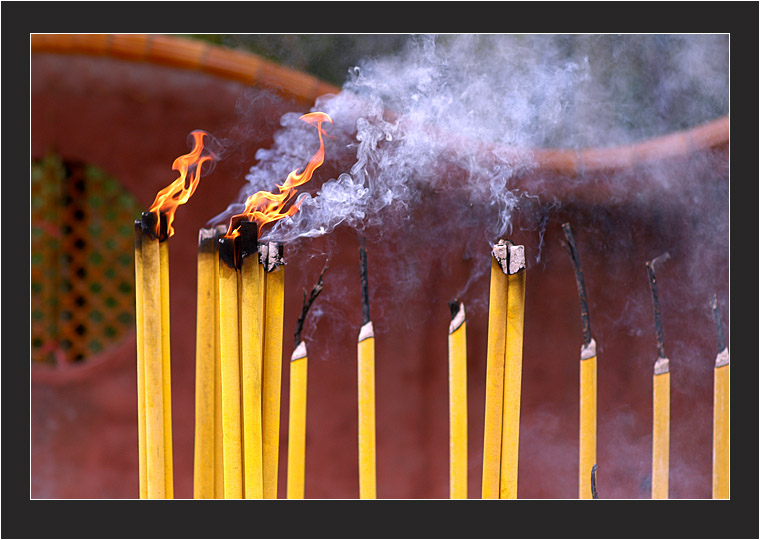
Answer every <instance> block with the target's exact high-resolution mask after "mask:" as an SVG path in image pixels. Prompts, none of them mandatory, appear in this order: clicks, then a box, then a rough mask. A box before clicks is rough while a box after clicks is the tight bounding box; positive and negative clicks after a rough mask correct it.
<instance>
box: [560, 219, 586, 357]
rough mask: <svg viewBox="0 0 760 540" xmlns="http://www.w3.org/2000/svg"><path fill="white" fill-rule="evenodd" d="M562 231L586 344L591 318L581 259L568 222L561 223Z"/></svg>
mask: <svg viewBox="0 0 760 540" xmlns="http://www.w3.org/2000/svg"><path fill="white" fill-rule="evenodd" d="M562 231H563V232H564V233H565V240H566V241H567V243H563V246H564V247H565V250H566V251H567V254H568V255H569V256H570V261H571V262H572V263H573V270H574V272H575V285H576V288H577V289H578V299H579V301H580V306H581V327H582V329H583V344H584V345H588V344H589V343H590V342H591V318H590V317H589V311H588V302H587V300H586V282H585V280H584V278H583V270H582V269H581V260H580V257H579V256H578V249H577V248H576V246H575V238H573V231H572V229H571V228H570V223H563V224H562Z"/></svg>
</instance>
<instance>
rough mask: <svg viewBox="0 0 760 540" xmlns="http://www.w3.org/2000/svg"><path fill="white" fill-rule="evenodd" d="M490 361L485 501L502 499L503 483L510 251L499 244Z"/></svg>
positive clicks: (493, 261)
mask: <svg viewBox="0 0 760 540" xmlns="http://www.w3.org/2000/svg"><path fill="white" fill-rule="evenodd" d="M491 254H492V256H493V257H492V259H491V286H490V292H489V300H488V352H487V357H486V410H485V417H484V429H483V431H484V436H483V482H482V495H481V496H482V498H483V499H498V498H499V494H500V489H499V484H500V480H501V442H502V441H501V439H502V435H501V426H502V421H503V405H504V353H505V350H506V337H507V282H508V278H507V274H508V271H509V248H508V244H507V242H506V241H504V240H499V241H498V242H497V243H496V244H495V245H494V246H493V249H492V251H491Z"/></svg>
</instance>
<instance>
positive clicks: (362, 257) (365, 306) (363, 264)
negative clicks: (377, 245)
mask: <svg viewBox="0 0 760 540" xmlns="http://www.w3.org/2000/svg"><path fill="white" fill-rule="evenodd" d="M359 261H360V271H361V287H362V324H367V323H368V322H369V321H370V316H369V282H368V279H367V243H366V241H365V239H364V238H361V239H360V245H359Z"/></svg>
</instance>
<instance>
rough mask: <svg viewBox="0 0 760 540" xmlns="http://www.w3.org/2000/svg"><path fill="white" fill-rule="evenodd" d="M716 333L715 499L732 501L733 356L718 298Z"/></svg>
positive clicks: (714, 414)
mask: <svg viewBox="0 0 760 540" xmlns="http://www.w3.org/2000/svg"><path fill="white" fill-rule="evenodd" d="M712 311H713V317H714V319H715V329H716V330H717V334H718V355H717V356H716V357H715V368H714V370H713V373H714V383H713V384H714V387H713V462H712V498H713V499H728V498H729V481H730V476H729V471H730V470H729V465H730V461H729V457H730V453H729V448H730V446H729V445H730V421H729V420H730V416H729V404H730V393H729V369H730V365H729V354H728V347H726V341H725V337H724V335H723V323H722V322H721V318H720V311H719V310H718V297H717V295H716V296H714V297H713V302H712Z"/></svg>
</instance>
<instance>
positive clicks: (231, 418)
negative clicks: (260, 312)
mask: <svg viewBox="0 0 760 540" xmlns="http://www.w3.org/2000/svg"><path fill="white" fill-rule="evenodd" d="M218 265H219V337H220V346H221V375H222V381H221V382H222V439H223V453H224V498H225V499H242V498H243V461H242V460H243V455H242V433H241V415H240V345H239V340H238V335H239V327H238V292H237V289H238V287H237V271H236V270H235V269H234V268H231V267H230V266H229V265H228V264H227V263H226V262H225V261H224V260H222V259H221V258H220V260H219V264H218Z"/></svg>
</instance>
